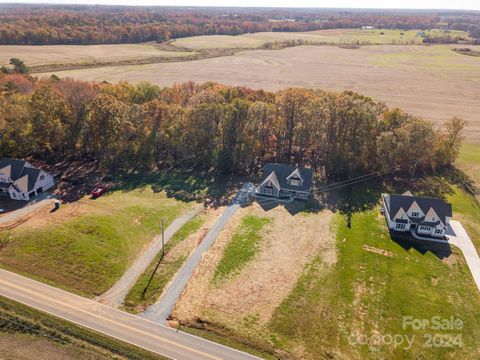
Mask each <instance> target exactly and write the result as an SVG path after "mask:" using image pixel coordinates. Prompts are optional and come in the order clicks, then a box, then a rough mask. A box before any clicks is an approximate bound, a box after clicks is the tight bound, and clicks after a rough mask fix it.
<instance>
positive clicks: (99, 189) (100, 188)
mask: <svg viewBox="0 0 480 360" xmlns="http://www.w3.org/2000/svg"><path fill="white" fill-rule="evenodd" d="M107 190H108V188H107V187H106V186H105V185H97V186H95V189H93V190H92V192H91V193H90V195H92V197H93V198H97V197H99V196H102V195H103V194H105V193H106V192H107Z"/></svg>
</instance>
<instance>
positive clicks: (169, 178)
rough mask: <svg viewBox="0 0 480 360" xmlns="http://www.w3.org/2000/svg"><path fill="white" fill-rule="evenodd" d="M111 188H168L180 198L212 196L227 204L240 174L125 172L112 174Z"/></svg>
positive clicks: (217, 202) (172, 195) (216, 202)
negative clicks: (227, 175)
mask: <svg viewBox="0 0 480 360" xmlns="http://www.w3.org/2000/svg"><path fill="white" fill-rule="evenodd" d="M112 180H113V182H114V183H115V186H114V187H113V188H112V190H121V191H132V190H135V189H141V188H145V187H147V186H151V187H152V190H153V191H154V192H156V193H157V192H161V191H165V193H166V195H167V197H170V198H175V199H176V200H179V201H187V202H188V201H198V202H203V201H205V200H207V199H210V202H211V203H212V204H213V205H214V206H221V205H226V204H228V202H229V197H230V196H231V195H233V194H234V193H235V191H236V190H237V189H238V188H239V187H240V184H241V180H242V179H241V178H236V177H233V176H230V177H225V176H220V175H218V174H216V173H213V172H197V171H189V170H183V169H178V170H172V171H159V172H152V173H148V174H145V173H143V174H142V173H122V174H117V175H115V176H113V177H112Z"/></svg>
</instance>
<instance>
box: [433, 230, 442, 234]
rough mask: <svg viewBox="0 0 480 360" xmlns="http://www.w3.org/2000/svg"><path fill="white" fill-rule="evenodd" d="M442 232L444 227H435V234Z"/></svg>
mask: <svg viewBox="0 0 480 360" xmlns="http://www.w3.org/2000/svg"><path fill="white" fill-rule="evenodd" d="M441 233H443V230H442V229H435V234H441Z"/></svg>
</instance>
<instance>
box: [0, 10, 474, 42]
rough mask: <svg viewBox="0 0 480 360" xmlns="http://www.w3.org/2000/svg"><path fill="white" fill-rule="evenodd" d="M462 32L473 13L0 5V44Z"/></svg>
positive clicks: (471, 21)
mask: <svg viewBox="0 0 480 360" xmlns="http://www.w3.org/2000/svg"><path fill="white" fill-rule="evenodd" d="M365 25H370V26H374V27H377V28H389V29H404V30H408V29H433V28H435V27H437V26H441V27H442V28H449V29H450V28H451V29H462V30H466V31H470V33H471V34H472V36H475V35H478V32H479V29H480V15H479V14H478V13H475V12H463V13H455V12H439V11H429V12H426V11H422V12H412V11H401V10H390V11H388V10H384V11H375V10H368V11H360V10H342V11H340V10H329V9H308V10H302V9H248V8H247V9H241V8H171V7H119V6H84V5H71V6H68V5H19V4H5V5H1V4H0V44H3V45H48V44H83V45H88V44H113V43H140V42H147V41H156V42H164V41H167V40H170V39H175V38H181V37H187V36H195V35H239V34H244V33H252V32H260V31H311V30H319V29H337V28H360V27H362V26H365Z"/></svg>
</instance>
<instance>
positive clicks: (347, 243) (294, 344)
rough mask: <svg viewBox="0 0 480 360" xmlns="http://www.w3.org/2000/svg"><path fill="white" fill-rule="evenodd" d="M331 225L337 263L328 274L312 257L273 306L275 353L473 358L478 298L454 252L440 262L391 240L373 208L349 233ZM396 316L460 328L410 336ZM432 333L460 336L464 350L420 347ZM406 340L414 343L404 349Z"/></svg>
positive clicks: (339, 219) (479, 326)
mask: <svg viewBox="0 0 480 360" xmlns="http://www.w3.org/2000/svg"><path fill="white" fill-rule="evenodd" d="M333 226H334V228H335V231H336V233H337V249H338V262H337V263H336V264H335V265H334V267H333V268H328V267H326V266H325V265H324V264H322V262H321V260H320V256H319V257H317V259H316V260H314V261H313V262H312V263H311V264H310V265H309V266H308V267H307V268H306V269H305V272H304V274H303V275H302V277H301V278H300V280H299V281H298V283H297V285H296V286H295V288H294V289H293V291H292V292H291V293H290V295H289V296H288V297H287V298H286V299H285V300H284V301H283V303H282V304H281V305H280V306H279V307H278V308H277V310H276V312H275V315H274V317H273V319H272V320H271V323H270V330H271V332H272V333H271V340H272V341H273V342H274V344H275V345H276V346H277V348H279V349H285V350H287V351H293V352H298V349H301V350H300V352H304V353H305V354H306V355H305V356H304V357H305V358H365V359H369V358H387V359H406V358H408V359H410V358H422V359H451V358H462V359H478V358H479V356H480V351H479V348H478V343H479V342H480V296H479V294H478V290H477V288H476V286H475V284H474V282H473V279H472V276H471V274H470V271H469V269H468V268H467V266H466V263H465V260H464V259H463V256H462V254H461V253H460V252H459V251H458V250H457V249H455V248H452V249H451V250H452V251H453V254H452V255H450V257H449V258H448V259H446V260H441V259H440V258H439V257H437V256H436V255H435V254H434V253H433V252H432V250H433V251H437V250H435V246H433V247H431V246H429V245H427V246H425V248H424V249H419V250H417V249H416V248H414V247H411V246H409V244H408V243H401V242H396V241H393V240H392V239H391V238H390V235H389V233H388V231H387V227H386V225H385V220H384V219H383V218H382V217H381V216H380V215H379V211H378V208H376V209H373V210H371V211H366V212H360V213H355V214H354V215H353V217H352V226H351V228H349V227H348V226H347V220H346V216H343V215H337V216H336V219H335V223H334V224H333ZM365 246H367V247H365ZM366 249H369V250H370V251H367V250H366ZM372 249H373V250H374V251H372ZM425 250H426V252H425ZM403 316H413V317H414V318H418V319H430V318H431V317H432V316H440V317H441V318H450V316H455V317H457V318H460V319H461V320H462V321H463V324H464V325H463V328H462V329H461V330H451V331H448V330H432V329H426V330H419V331H415V330H413V329H412V328H410V327H408V328H406V329H404V328H403ZM435 333H440V334H449V335H455V336H456V335H460V336H461V337H462V340H463V346H458V347H457V346H453V347H428V346H424V345H425V344H427V340H426V339H427V338H426V337H425V336H428V334H435ZM396 334H397V335H399V336H400V337H401V338H402V339H403V343H402V344H399V345H398V346H394V345H392V344H391V343H390V344H388V343H382V341H381V340H379V341H380V342H377V343H375V342H374V341H375V340H374V338H373V336H374V335H380V336H383V335H392V336H394V335H396ZM405 336H409V338H410V339H411V338H412V336H413V337H414V340H413V344H412V346H411V347H410V348H407V343H406V341H405ZM400 337H398V338H399V339H400ZM365 339H367V340H366V343H361V341H365ZM377 339H378V338H377ZM387 339H388V337H387ZM369 341H370V343H369Z"/></svg>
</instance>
